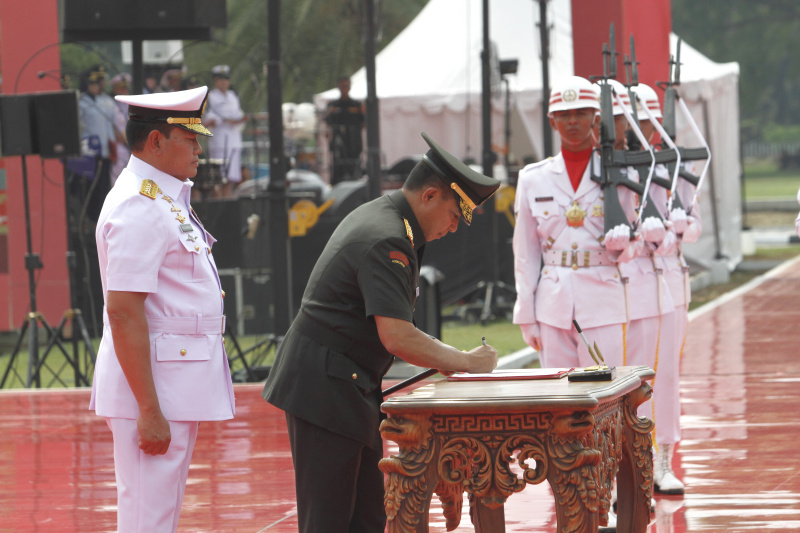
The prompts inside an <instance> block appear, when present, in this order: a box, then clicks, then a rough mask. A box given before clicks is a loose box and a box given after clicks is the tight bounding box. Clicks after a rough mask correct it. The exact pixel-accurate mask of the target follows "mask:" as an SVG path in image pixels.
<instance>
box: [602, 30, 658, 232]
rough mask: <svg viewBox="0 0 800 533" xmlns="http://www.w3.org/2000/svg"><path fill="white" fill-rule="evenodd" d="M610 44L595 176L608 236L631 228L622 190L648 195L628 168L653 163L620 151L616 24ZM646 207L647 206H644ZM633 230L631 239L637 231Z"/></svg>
mask: <svg viewBox="0 0 800 533" xmlns="http://www.w3.org/2000/svg"><path fill="white" fill-rule="evenodd" d="M609 33H610V38H609V42H610V45H609V44H606V43H603V76H602V78H601V81H600V83H599V85H600V166H601V172H600V174H601V175H600V176H595V175H594V172H593V173H592V179H593V180H594V181H596V182H597V183H599V184H600V186H601V187H602V189H603V197H604V200H603V211H604V228H603V229H604V232H605V233H608V232H609V231H610V230H612V229H614V228H616V227H617V226H619V225H621V224H624V225H626V226H628V227H631V222H630V220H628V216H627V215H626V213H625V211H624V209H623V208H622V203H621V202H620V199H619V191H618V188H619V187H626V188H628V189H630V190H631V191H633V192H635V193H636V194H638V195H640V196H641V195H642V194H643V193H644V185H643V184H640V183H637V182H635V181H632V180H630V179H628V174H627V167H630V166H641V165H645V164H648V165H649V164H650V163H651V160H652V158H651V156H650V153H648V152H626V151H624V150H616V149H615V148H614V144H615V142H616V131H615V128H614V109H613V100H612V98H614V95H613V89H612V87H611V84H609V83H608V80H609V79H614V78H616V75H617V58H616V53H615V51H614V23H613V22H612V23H611V28H610V32H609ZM643 207H644V206H643ZM634 229H635V228H631V238H634V231H633V230H634Z"/></svg>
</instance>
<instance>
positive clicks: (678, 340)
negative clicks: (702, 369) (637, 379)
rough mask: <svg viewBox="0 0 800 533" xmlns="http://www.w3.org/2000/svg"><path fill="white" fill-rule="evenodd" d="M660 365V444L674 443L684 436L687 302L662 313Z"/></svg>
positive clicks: (656, 391) (657, 381)
mask: <svg viewBox="0 0 800 533" xmlns="http://www.w3.org/2000/svg"><path fill="white" fill-rule="evenodd" d="M661 320H662V322H661V323H662V335H661V348H660V350H659V352H660V354H661V357H660V358H659V364H658V369H656V379H655V381H654V382H653V402H654V403H655V409H654V413H655V418H654V419H653V420H654V421H655V423H656V435H655V441H656V443H657V444H675V443H677V442H679V441H680V440H681V392H680V378H681V352H682V351H683V342H684V339H685V338H686V328H687V325H688V316H687V306H679V307H676V308H675V311H673V312H672V313H668V314H666V315H663V316H662V318H661Z"/></svg>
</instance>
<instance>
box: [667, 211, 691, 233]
mask: <svg viewBox="0 0 800 533" xmlns="http://www.w3.org/2000/svg"><path fill="white" fill-rule="evenodd" d="M669 221H670V222H672V228H673V229H674V230H675V233H677V234H678V235H683V234H684V232H685V231H686V227H687V226H688V225H689V222H688V221H687V220H686V211H684V210H683V209H682V208H680V207H676V208H675V209H673V210H672V211H670V212H669Z"/></svg>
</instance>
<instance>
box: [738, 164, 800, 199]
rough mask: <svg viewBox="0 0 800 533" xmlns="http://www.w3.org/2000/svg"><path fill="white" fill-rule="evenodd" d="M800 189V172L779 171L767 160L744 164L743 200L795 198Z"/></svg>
mask: <svg viewBox="0 0 800 533" xmlns="http://www.w3.org/2000/svg"><path fill="white" fill-rule="evenodd" d="M799 188H800V170H780V169H779V168H778V165H777V164H776V163H775V162H774V161H772V160H769V159H758V160H746V161H745V163H744V192H745V198H746V199H748V200H754V199H758V198H795V197H796V196H797V190H798V189H799Z"/></svg>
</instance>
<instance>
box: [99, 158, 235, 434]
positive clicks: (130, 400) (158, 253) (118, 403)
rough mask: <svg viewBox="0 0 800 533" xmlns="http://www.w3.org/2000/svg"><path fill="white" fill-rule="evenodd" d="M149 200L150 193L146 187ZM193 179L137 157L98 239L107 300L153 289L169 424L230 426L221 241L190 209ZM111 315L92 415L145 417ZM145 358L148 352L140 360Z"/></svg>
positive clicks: (155, 357) (109, 200)
mask: <svg viewBox="0 0 800 533" xmlns="http://www.w3.org/2000/svg"><path fill="white" fill-rule="evenodd" d="M146 179H149V180H152V181H153V182H154V183H155V184H156V185H157V191H158V192H154V191H155V188H154V187H150V191H151V196H155V198H151V197H150V196H146V195H145V194H142V192H140V191H143V190H144V189H145V188H146V187H145V188H143V183H142V182H143V181H144V180H146ZM191 186H192V182H191V181H188V180H187V181H180V180H178V179H176V178H174V177H172V176H170V175H168V174H165V173H163V172H161V171H159V170H157V169H155V168H154V167H152V166H151V165H149V164H147V163H145V162H144V161H142V160H141V159H138V158H137V157H135V156H131V159H130V162H129V163H128V166H127V168H125V170H123V171H122V174H120V176H119V178H118V179H117V182H116V184H115V185H114V187H113V188H112V189H111V192H109V194H108V196H107V197H106V200H105V203H104V204H103V209H102V211H101V213H100V217H99V220H98V222H97V230H96V232H95V238H96V240H97V254H98V258H99V263H100V277H101V280H102V284H103V297H104V298H105V297H106V295H107V293H108V291H109V290H112V291H130V292H146V293H148V296H147V298H146V300H145V303H144V307H145V314H146V315H147V322H148V327H149V329H150V361H151V365H152V371H153V381H154V382H155V387H156V392H157V393H158V399H159V404H160V406H161V410H162V412H163V414H164V416H165V417H166V419H167V420H172V421H203V420H226V419H230V418H232V417H233V413H234V397H233V386H232V384H231V377H230V372H229V369H228V359H227V356H226V354H225V348H224V346H223V342H222V335H223V331H224V328H225V322H224V315H223V305H222V289H221V287H220V283H219V276H218V274H217V268H216V265H215V264H214V259H213V256H212V255H211V246H212V245H213V243H214V238H213V237H212V236H211V235H210V234H209V233H208V232H206V231H205V229H203V226H202V225H201V224H200V222H199V220H198V219H197V218H196V216H194V214H193V213H192V212H191V209H190V206H189V194H190V190H191ZM103 315H104V320H103V322H104V328H103V338H102V341H101V343H100V348H99V350H98V354H97V363H96V365H95V374H94V382H93V385H92V399H91V404H90V409H94V410H95V411H96V413H97V414H98V415H100V416H104V417H112V418H131V419H135V418H137V416H138V414H139V409H138V404H137V403H136V400H135V398H134V396H133V393H132V392H131V389H130V387H129V386H128V382H127V380H126V379H125V375H124V374H123V372H122V368H121V367H120V365H119V362H118V360H117V357H116V354H115V352H114V344H113V341H112V336H111V328H110V326H109V325H108V318H107V316H106V315H105V312H104V313H103ZM142 355H145V354H142Z"/></svg>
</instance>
